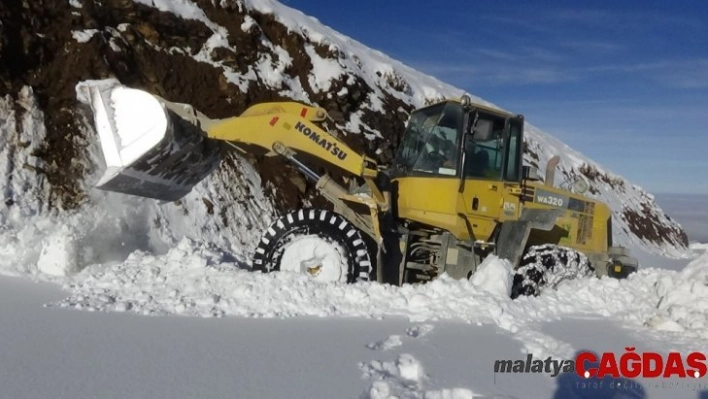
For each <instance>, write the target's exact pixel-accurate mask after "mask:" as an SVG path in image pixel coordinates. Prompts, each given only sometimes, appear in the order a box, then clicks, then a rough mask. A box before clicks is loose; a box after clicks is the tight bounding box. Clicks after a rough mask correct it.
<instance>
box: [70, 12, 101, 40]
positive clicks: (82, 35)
mask: <svg viewBox="0 0 708 399" xmlns="http://www.w3.org/2000/svg"><path fill="white" fill-rule="evenodd" d="M80 7H81V4H79V8H80ZM96 33H98V30H97V29H84V30H74V31H71V37H73V38H74V40H76V41H77V42H79V43H86V42H88V41H89V40H91V38H92V37H93V35H95V34H96Z"/></svg>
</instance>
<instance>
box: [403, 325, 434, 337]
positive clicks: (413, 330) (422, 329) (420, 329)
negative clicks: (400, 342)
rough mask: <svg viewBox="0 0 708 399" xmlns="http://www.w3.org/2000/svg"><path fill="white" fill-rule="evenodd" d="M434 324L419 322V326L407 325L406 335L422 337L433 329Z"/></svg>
mask: <svg viewBox="0 0 708 399" xmlns="http://www.w3.org/2000/svg"><path fill="white" fill-rule="evenodd" d="M433 328H434V326H433V325H432V324H421V325H419V326H413V327H408V328H407V329H406V335H408V336H409V337H413V338H419V337H424V336H426V335H428V333H430V332H431V331H433Z"/></svg>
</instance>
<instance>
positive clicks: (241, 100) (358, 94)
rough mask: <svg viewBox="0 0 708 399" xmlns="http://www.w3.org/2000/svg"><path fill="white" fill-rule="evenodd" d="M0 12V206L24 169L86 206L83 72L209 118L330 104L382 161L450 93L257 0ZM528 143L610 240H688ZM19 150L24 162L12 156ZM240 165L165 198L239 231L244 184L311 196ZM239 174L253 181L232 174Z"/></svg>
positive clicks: (552, 145)
mask: <svg viewBox="0 0 708 399" xmlns="http://www.w3.org/2000/svg"><path fill="white" fill-rule="evenodd" d="M0 22H1V24H0V59H1V60H2V62H1V63H0V97H2V99H3V101H4V102H3V104H8V105H7V107H8V108H9V110H8V111H7V112H5V113H4V114H3V115H2V116H0V118H2V121H0V126H6V127H7V126H8V123H12V124H14V126H13V128H12V132H14V133H13V136H12V137H10V136H7V135H9V132H10V130H8V129H6V128H3V133H2V134H3V135H4V136H7V137H6V140H5V146H6V148H5V149H3V150H2V151H3V152H1V153H0V154H2V156H3V157H4V158H3V164H4V165H6V168H5V169H6V176H8V177H5V178H4V180H3V182H4V185H5V187H4V188H3V192H4V198H2V200H3V201H4V206H5V207H6V208H7V209H6V211H7V210H8V209H10V208H12V207H13V206H17V204H18V203H19V202H22V201H26V199H23V198H21V194H22V191H21V190H16V189H15V190H13V189H12V187H15V185H16V183H17V182H15V183H12V182H11V180H12V178H11V177H10V176H16V175H17V173H15V172H17V171H25V172H26V171H30V172H31V173H32V174H35V175H36V176H35V177H37V179H36V181H37V182H41V185H42V189H41V190H39V191H38V194H37V196H35V199H36V200H38V201H40V202H41V203H42V204H43V206H45V207H46V208H47V209H52V210H55V211H64V212H71V211H75V210H78V209H81V208H82V207H84V206H90V203H91V201H92V196H91V195H89V194H88V193H89V191H90V182H91V177H92V176H94V174H95V171H96V168H97V167H99V165H100V159H97V157H96V156H95V146H96V140H97V138H96V135H95V133H94V132H93V131H92V129H91V127H90V124H88V123H87V121H88V113H87V110H86V109H85V108H84V107H83V106H81V105H80V104H79V103H78V101H77V100H76V93H75V91H74V87H75V85H76V83H78V82H79V81H82V80H88V79H101V78H109V77H115V78H117V79H118V80H120V81H121V82H122V83H123V84H125V85H128V86H132V87H137V88H142V89H145V90H148V91H150V92H153V93H156V94H158V95H160V96H162V97H165V98H167V99H169V100H171V101H177V102H185V103H190V104H192V105H194V106H195V107H196V108H197V109H199V110H201V111H202V112H204V113H205V114H207V115H208V116H210V117H214V118H218V117H226V116H231V115H234V114H238V113H240V112H241V111H243V110H244V109H245V108H246V107H247V106H249V105H251V104H253V103H255V102H261V101H272V100H283V99H294V100H297V101H303V102H306V103H311V104H317V105H319V106H321V107H324V108H326V109H328V110H329V111H330V115H331V117H332V120H331V121H329V122H328V126H327V127H328V128H329V129H332V130H337V131H339V132H341V133H342V134H341V135H340V136H341V137H342V140H344V141H345V142H346V143H347V144H349V145H350V146H352V147H353V148H354V149H355V150H357V151H361V152H365V153H366V154H367V155H369V156H371V157H373V158H375V159H377V160H378V161H380V162H384V163H385V162H388V161H390V160H391V159H392V157H393V154H394V151H395V147H396V143H398V141H399V138H400V134H401V132H402V131H403V124H404V122H405V120H406V118H407V116H408V113H409V112H410V111H411V109H413V108H415V107H419V106H421V105H424V104H426V103H429V102H431V101H435V100H437V99H440V98H442V97H445V96H452V95H455V96H459V95H460V94H462V91H461V90H459V89H456V88H454V87H452V86H449V85H446V84H444V83H442V82H439V81H437V80H436V79H434V78H432V77H429V76H425V75H422V74H420V73H418V72H416V71H414V70H412V69H410V68H408V67H406V66H405V65H403V64H401V63H399V62H397V61H395V60H392V59H390V58H388V57H387V56H385V55H384V54H381V53H379V52H376V51H374V50H371V49H368V48H367V47H365V46H364V45H362V44H360V43H358V42H356V41H354V40H352V39H350V38H347V37H345V36H343V35H341V34H339V33H337V32H335V31H334V30H332V29H330V28H328V27H326V26H323V25H321V24H320V23H319V22H318V21H316V20H314V19H312V18H309V17H306V16H304V15H303V14H301V13H299V12H297V11H295V10H292V9H290V8H288V7H285V6H283V5H281V4H279V3H277V2H275V1H269V0H220V1H217V0H193V1H189V0H181V1H178V0H100V1H99V0H62V1H55V0H53V1H48V0H31V1H30V0H17V1H9V2H2V4H0ZM28 101H31V102H32V103H33V104H36V108H37V109H38V110H39V111H40V112H41V115H42V117H41V126H40V127H37V126H34V127H32V128H33V129H40V128H41V129H40V130H41V132H42V134H41V135H40V134H37V135H32V134H31V133H32V132H28V131H26V130H27V129H29V128H30V127H28V126H29V125H27V124H24V125H23V124H22V123H21V122H20V121H21V119H22V117H21V115H24V114H26V113H27V112H29V111H28V110H27V108H26V107H25V108H23V107H24V106H23V104H26V103H27V102H28ZM480 101H482V100H480ZM10 108H11V109H10ZM515 111H517V112H523V110H515ZM33 112H35V111H33ZM35 113H36V112H35ZM8 115H13V117H12V118H10V117H9V116H8ZM531 119H532V116H531ZM527 144H528V146H527V153H526V161H527V162H528V163H531V164H536V165H538V166H539V167H540V168H541V169H543V166H544V165H545V162H546V160H547V159H548V158H549V157H550V156H552V155H555V154H560V155H561V156H562V161H561V163H560V165H559V167H560V171H561V173H559V174H558V176H557V179H558V183H559V184H562V183H563V182H564V181H567V180H568V179H571V178H572V177H573V176H580V175H582V176H584V177H585V178H586V179H587V180H588V181H589V183H590V193H589V194H590V195H592V196H595V197H597V198H600V199H603V200H605V201H607V202H608V203H610V205H611V206H612V208H613V210H614V212H615V222H616V224H617V226H618V231H619V232H620V241H626V242H634V243H637V244H640V245H643V246H646V247H648V248H652V249H654V250H659V251H664V252H666V250H667V249H668V250H676V251H679V250H681V249H683V248H685V246H686V245H687V240H686V236H685V234H684V233H683V231H682V230H681V228H680V226H679V225H678V224H677V223H675V222H674V221H672V220H671V219H670V218H668V217H667V216H666V215H665V214H664V213H663V212H662V211H661V210H660V209H659V208H658V207H657V206H656V204H655V203H654V201H653V197H651V196H650V195H649V194H647V193H645V192H644V191H643V190H641V188H639V187H636V186H633V185H631V184H630V183H628V182H626V181H625V180H624V179H622V178H621V177H619V176H616V175H613V174H612V173H611V172H609V171H606V170H604V169H603V168H602V167H601V166H599V165H596V164H595V163H593V162H592V161H591V160H589V159H587V158H585V157H583V156H582V155H581V154H579V153H577V152H575V151H574V150H572V149H570V148H568V147H567V146H565V145H564V144H562V143H560V142H558V141H557V140H555V139H553V138H552V137H550V136H548V135H546V134H544V133H543V132H541V131H539V130H538V129H536V128H534V127H533V126H529V128H528V129H527ZM18 151H19V152H25V153H26V155H27V156H26V157H24V158H22V159H24V160H27V159H31V160H32V161H31V162H27V161H22V162H16V161H12V160H13V159H15V158H13V157H14V156H15V155H13V154H15V153H17V152H18ZM249 162H250V163H252V164H253V165H255V169H256V171H258V172H259V174H260V176H261V178H262V180H261V181H260V182H257V185H260V187H255V186H254V185H255V184H256V183H254V182H255V180H253V179H251V178H250V177H248V176H244V173H243V171H242V169H243V168H235V167H234V165H242V164H243V163H244V162H243V159H241V158H239V157H237V156H236V155H231V156H230V157H229V158H228V159H227V161H226V162H224V164H223V165H222V167H221V169H220V171H219V173H216V174H215V175H214V176H212V177H210V178H209V179H207V180H209V181H207V182H205V183H204V184H205V186H206V187H208V188H209V189H208V190H206V189H199V190H196V192H195V193H193V195H190V196H189V197H188V198H186V199H185V201H183V202H181V203H177V204H172V206H174V207H182V208H184V210H185V212H187V209H196V208H197V207H199V208H201V210H200V212H204V213H205V215H220V217H218V218H212V219H213V220H208V221H206V219H204V220H205V221H204V222H203V223H205V224H209V225H210V226H211V227H210V228H214V229H216V230H218V229H226V230H227V231H228V232H230V233H233V234H238V232H239V231H240V230H242V229H244V228H245V227H244V226H241V225H238V223H234V221H233V220H229V218H230V217H235V215H242V214H244V212H245V213H246V214H248V212H249V209H251V208H253V209H254V211H253V212H256V211H257V212H260V211H261V209H260V208H259V207H256V205H254V204H255V203H256V200H258V201H261V202H262V201H263V198H261V197H260V195H261V194H253V193H252V192H251V191H253V190H255V189H256V188H257V189H260V190H262V191H263V192H264V193H265V195H266V197H267V198H268V200H267V201H271V202H272V203H273V204H274V206H275V208H276V209H278V210H285V209H292V208H295V207H298V206H302V205H308V204H313V203H314V204H316V203H318V202H319V201H320V199H318V198H317V197H316V195H314V190H313V187H310V185H309V183H307V182H305V181H304V180H303V179H302V178H301V177H300V176H299V175H298V174H297V173H295V172H294V171H293V170H292V169H291V168H290V167H288V166H287V165H284V164H283V163H281V161H279V160H277V159H271V158H254V159H249ZM25 180H26V179H25ZM244 181H248V182H250V183H253V184H252V185H250V186H249V184H250V183H249V184H245V183H244V184H241V185H239V184H233V182H242V183H243V182H244ZM13 184H14V185H13ZM32 184H34V183H32ZM36 184H40V183H36ZM244 186H246V187H250V188H247V189H244ZM206 193H209V194H208V195H207V194H206ZM234 208H238V212H236V213H234V212H235V211H233V209H234ZM180 209H181V208H180ZM229 209H231V210H232V211H229ZM254 220H255V219H254ZM202 227H203V226H202ZM250 227H251V228H257V227H259V226H255V225H253V224H252V225H251V226H250ZM243 244H248V243H247V242H243Z"/></svg>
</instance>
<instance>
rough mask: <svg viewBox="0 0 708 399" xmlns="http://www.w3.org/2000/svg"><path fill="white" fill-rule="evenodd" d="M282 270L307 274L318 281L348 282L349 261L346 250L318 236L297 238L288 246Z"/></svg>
mask: <svg viewBox="0 0 708 399" xmlns="http://www.w3.org/2000/svg"><path fill="white" fill-rule="evenodd" d="M286 245H287V247H286V248H285V250H284V251H283V257H282V259H281V263H280V270H281V271H283V272H293V273H302V274H306V275H308V276H309V277H311V278H313V279H316V280H318V281H326V282H334V281H338V282H344V283H346V281H347V260H346V258H345V257H344V253H345V252H344V250H343V249H342V248H341V247H340V246H339V245H337V244H335V243H332V242H327V241H325V240H323V239H321V238H319V237H318V236H316V235H306V236H302V237H296V238H294V239H293V240H292V241H291V242H289V243H287V244H286Z"/></svg>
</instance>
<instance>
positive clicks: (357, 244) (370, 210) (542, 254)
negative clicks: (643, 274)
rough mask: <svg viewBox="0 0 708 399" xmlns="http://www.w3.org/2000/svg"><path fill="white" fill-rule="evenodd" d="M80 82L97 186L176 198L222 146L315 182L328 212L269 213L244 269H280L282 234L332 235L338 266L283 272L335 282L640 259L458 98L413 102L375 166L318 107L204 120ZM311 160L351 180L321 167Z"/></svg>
mask: <svg viewBox="0 0 708 399" xmlns="http://www.w3.org/2000/svg"><path fill="white" fill-rule="evenodd" d="M82 90H84V91H85V93H86V94H87V95H86V96H85V97H87V98H88V100H89V102H90V105H91V107H92V110H93V113H94V122H95V127H96V130H97V132H98V134H99V138H100V142H101V147H102V150H103V155H104V158H105V160H106V166H107V169H106V171H105V173H104V175H103V177H102V179H101V180H100V182H99V183H98V185H97V187H99V188H101V189H104V190H109V191H116V192H121V193H126V194H131V195H137V196H143V197H149V198H154V199H157V200H162V201H175V200H178V199H179V198H181V197H183V196H184V195H186V194H187V193H189V191H190V190H191V189H192V187H193V186H194V185H196V184H197V183H199V182H200V181H201V180H202V179H203V178H204V177H206V176H207V175H208V174H209V173H210V172H211V171H212V170H214V168H215V167H216V166H217V165H218V163H219V159H220V153H221V150H222V148H223V147H232V148H234V149H236V150H237V151H241V152H244V153H249V152H251V153H256V154H265V155H268V156H279V157H283V158H284V159H286V160H287V161H289V162H290V163H291V164H292V165H294V166H295V167H297V169H298V170H300V171H301V172H302V174H303V175H304V176H305V177H306V178H307V179H310V180H311V181H313V182H314V183H315V185H316V188H317V190H318V191H319V192H320V193H321V194H322V196H324V197H325V198H326V199H327V200H328V201H329V202H331V203H332V205H333V206H332V210H325V209H300V210H296V211H294V212H291V213H288V214H286V215H284V216H282V217H280V218H279V219H277V220H276V221H275V222H274V223H273V224H272V225H271V226H270V227H269V228H268V229H266V231H265V232H264V233H263V237H262V239H261V241H260V243H259V245H258V247H257V248H256V250H255V255H254V258H253V269H254V270H260V271H264V272H270V271H275V270H280V267H281V263H282V261H283V257H284V256H286V255H287V253H288V251H289V248H290V247H291V246H292V245H293V243H296V242H301V241H302V240H307V239H314V240H321V241H323V242H326V243H329V244H331V245H332V247H333V248H334V252H333V253H336V254H338V256H339V257H340V259H342V260H343V262H340V263H339V264H338V263H337V262H330V261H326V260H324V259H319V260H318V259H315V260H314V261H313V260H312V259H309V260H308V262H305V261H304V260H303V261H302V262H300V264H298V265H296V266H295V268H294V269H295V270H297V271H300V272H302V273H305V274H307V275H310V276H312V278H322V279H331V280H337V281H346V282H355V281H360V280H368V279H375V280H376V281H379V282H382V283H389V284H395V285H401V284H404V283H415V282H421V281H428V280H431V279H434V278H436V277H437V276H440V275H441V274H443V273H447V274H448V275H449V276H451V277H453V278H457V279H460V278H469V277H470V276H471V275H472V274H474V273H475V271H476V270H477V268H478V267H479V265H480V263H481V262H482V261H483V259H484V258H485V257H486V256H488V255H490V254H495V255H497V256H499V257H501V258H504V259H508V260H509V261H510V262H511V264H512V265H514V267H515V276H514V284H513V291H512V296H514V297H516V296H519V295H537V294H538V293H539V292H540V291H541V289H543V288H544V287H546V286H553V285H555V284H557V283H558V282H559V281H561V280H563V279H567V278H574V277H576V276H578V275H587V274H590V273H593V272H594V273H595V274H597V275H599V276H603V275H609V276H611V277H617V278H623V277H626V276H627V275H628V274H629V273H632V272H634V271H636V270H637V267H638V262H637V260H636V259H634V258H632V257H630V256H629V254H628V253H627V250H626V249H625V248H622V247H615V246H613V245H612V221H611V220H612V218H611V213H610V210H609V208H608V207H607V206H606V205H605V204H603V203H601V202H598V201H596V200H592V199H589V198H586V197H583V196H582V195H580V194H577V193H573V192H571V191H568V190H563V189H561V188H558V187H554V186H553V180H554V179H553V173H554V170H555V167H556V164H557V162H558V157H554V158H552V159H551V160H550V161H549V164H548V168H547V172H546V178H545V182H542V181H541V179H540V178H539V177H538V176H536V173H535V172H534V171H535V170H534V169H532V168H530V167H528V166H524V165H523V164H522V154H523V147H524V136H523V134H524V118H523V116H521V115H514V114H511V113H507V112H504V111H500V110H496V109H491V108H489V107H485V106H482V105H479V104H474V103H473V102H472V101H471V99H470V98H469V97H468V96H463V97H462V98H461V99H459V100H447V101H442V102H439V103H437V104H434V105H430V106H427V107H424V108H422V109H418V110H415V111H414V112H412V114H411V116H410V118H409V121H408V122H407V124H406V128H405V132H404V134H403V138H402V141H401V143H400V144H399V146H398V152H397V155H396V157H395V159H394V161H393V163H392V164H391V165H387V166H381V165H377V164H376V162H375V161H374V160H373V159H371V158H368V157H366V156H364V155H362V154H358V153H356V152H355V151H353V150H352V149H351V148H350V147H349V146H347V145H346V144H345V143H344V142H342V141H341V140H339V139H338V137H337V135H336V134H333V133H330V132H328V131H326V130H325V129H323V128H322V127H321V123H320V122H322V121H324V120H325V119H326V118H327V112H326V111H325V110H324V109H321V108H317V107H311V106H308V105H304V104H300V103H297V102H278V103H263V104H257V105H254V106H252V107H250V108H248V109H247V110H246V111H245V112H244V113H243V114H241V115H240V116H235V117H232V118H227V119H219V120H215V119H210V118H207V117H206V116H205V115H203V114H201V113H200V112H199V111H197V110H195V109H193V108H192V107H191V106H189V105H186V104H178V103H172V102H169V101H167V100H165V99H162V98H160V97H157V96H154V95H152V94H149V93H147V92H144V91H141V90H136V89H131V88H127V87H124V86H120V85H114V86H97V85H86V86H83V87H82ZM224 143H225V144H227V146H224V145H220V144H224ZM313 161H314V162H319V164H324V165H328V166H329V167H332V168H337V169H339V170H340V171H342V172H344V173H345V174H346V176H348V177H349V178H350V179H351V180H350V183H356V184H349V186H350V187H348V188H344V187H343V186H342V185H340V184H339V183H337V182H336V181H335V180H334V179H332V178H330V176H329V175H328V174H324V175H319V174H318V173H316V172H315V171H314V170H313V169H312V167H311V165H312V162H313ZM287 256H290V257H291V255H287ZM323 256H324V255H323ZM342 265H343V266H342ZM332 268H335V269H337V270H330V269H332Z"/></svg>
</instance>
